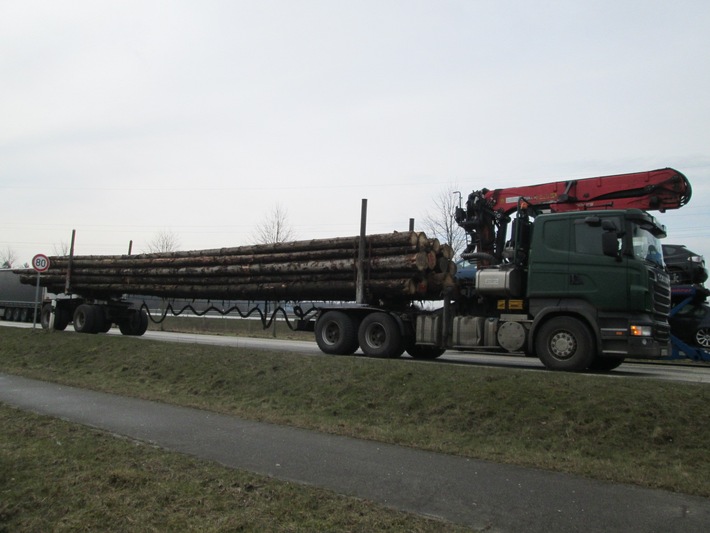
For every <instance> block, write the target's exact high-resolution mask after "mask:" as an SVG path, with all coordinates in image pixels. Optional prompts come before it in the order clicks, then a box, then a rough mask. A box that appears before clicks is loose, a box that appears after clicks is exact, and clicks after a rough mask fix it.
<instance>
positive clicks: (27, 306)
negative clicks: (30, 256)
mask: <svg viewBox="0 0 710 533" xmlns="http://www.w3.org/2000/svg"><path fill="white" fill-rule="evenodd" d="M28 272H29V271H28ZM35 279H36V278H35ZM43 297H44V290H41V291H40V301H41V298H43ZM35 306H36V289H35V287H31V286H29V285H25V284H23V283H22V282H21V281H20V274H19V273H17V271H13V270H12V269H5V268H3V269H0V318H2V319H3V320H7V321H12V322H32V321H34V318H35V317H34V310H35Z"/></svg>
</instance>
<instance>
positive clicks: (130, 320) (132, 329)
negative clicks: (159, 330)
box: [118, 309, 148, 337]
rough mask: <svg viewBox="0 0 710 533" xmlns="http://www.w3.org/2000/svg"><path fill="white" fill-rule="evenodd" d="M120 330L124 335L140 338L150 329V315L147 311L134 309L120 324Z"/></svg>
mask: <svg viewBox="0 0 710 533" xmlns="http://www.w3.org/2000/svg"><path fill="white" fill-rule="evenodd" d="M118 329H119V330H120V331H121V334H123V335H130V336H132V337H140V336H141V335H143V334H144V333H145V332H146V330H147V329H148V313H146V312H145V309H137V310H136V309H132V310H130V311H128V315H127V317H126V318H125V319H124V320H122V321H121V322H119V323H118Z"/></svg>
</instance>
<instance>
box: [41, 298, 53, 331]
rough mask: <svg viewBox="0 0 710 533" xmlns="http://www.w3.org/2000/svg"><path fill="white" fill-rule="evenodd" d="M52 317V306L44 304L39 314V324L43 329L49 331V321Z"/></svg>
mask: <svg viewBox="0 0 710 533" xmlns="http://www.w3.org/2000/svg"><path fill="white" fill-rule="evenodd" d="M51 317H52V304H44V305H43V306H42V309H41V311H40V312H39V323H40V325H41V326H42V329H49V320H50V318H51Z"/></svg>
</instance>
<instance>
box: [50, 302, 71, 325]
mask: <svg viewBox="0 0 710 533" xmlns="http://www.w3.org/2000/svg"><path fill="white" fill-rule="evenodd" d="M71 317H72V315H71V311H70V310H69V309H66V308H64V307H57V309H56V310H55V311H54V329H55V330H57V331H64V330H65V329H67V326H68V325H69V319H70V318H71Z"/></svg>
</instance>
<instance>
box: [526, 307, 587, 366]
mask: <svg viewBox="0 0 710 533" xmlns="http://www.w3.org/2000/svg"><path fill="white" fill-rule="evenodd" d="M535 346H536V350H537V355H538V357H539V358H540V361H542V363H543V364H544V365H545V366H546V367H547V368H549V369H550V370H566V371H571V372H582V371H584V370H586V369H587V368H589V365H591V364H592V361H593V360H594V351H595V350H594V339H593V338H592V334H591V332H590V331H589V328H588V327H587V326H585V325H584V324H583V323H582V322H580V321H579V320H577V319H576V318H571V317H567V316H559V317H554V318H551V319H550V320H548V321H547V322H545V323H544V324H543V325H542V326H541V327H540V330H539V331H538V333H537V338H536V340H535Z"/></svg>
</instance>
